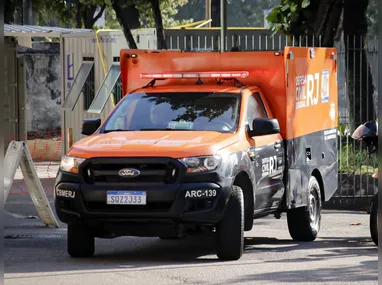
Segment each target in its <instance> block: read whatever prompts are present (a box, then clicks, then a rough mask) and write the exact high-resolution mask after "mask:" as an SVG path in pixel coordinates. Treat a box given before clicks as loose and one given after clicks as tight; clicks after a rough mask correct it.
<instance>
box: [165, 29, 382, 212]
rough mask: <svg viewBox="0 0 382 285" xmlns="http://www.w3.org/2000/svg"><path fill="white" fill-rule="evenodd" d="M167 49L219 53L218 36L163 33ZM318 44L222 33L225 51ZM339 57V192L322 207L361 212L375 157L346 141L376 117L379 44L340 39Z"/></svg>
mask: <svg viewBox="0 0 382 285" xmlns="http://www.w3.org/2000/svg"><path fill="white" fill-rule="evenodd" d="M166 38H167V47H168V48H169V49H175V50H185V51H218V50H220V34H219V31H218V30H214V31H211V30H209V31H207V30H201V31H200V30H199V31H198V30H186V31H172V30H168V31H166ZM320 39H321V38H320V37H317V38H316V39H313V38H312V39H309V38H308V37H292V38H290V37H289V38H288V37H286V36H283V35H275V36H272V34H271V32H270V31H264V30H263V31H258V30H247V31H237V30H231V31H228V32H227V37H226V40H225V50H228V51H229V50H231V48H232V47H234V46H235V47H238V48H239V49H240V50H242V51H249V50H281V49H283V48H284V47H285V46H316V47H320V46H321V40H320ZM335 47H336V48H337V51H338V77H337V80H338V86H339V90H338V96H339V98H338V99H339V118H338V119H339V139H338V160H339V181H338V182H339V189H338V190H337V192H336V193H335V194H334V197H333V198H332V199H331V201H329V203H327V204H326V206H327V207H331V206H335V207H336V208H339V207H340V208H352V209H354V208H366V207H367V206H368V205H369V203H370V200H371V197H372V196H373V195H374V193H376V191H377V190H378V184H377V181H376V180H375V179H373V178H372V176H371V175H372V173H374V172H375V168H377V167H378V165H377V158H376V156H375V155H374V156H369V155H368V154H367V150H366V148H365V146H364V145H362V143H361V142H356V141H355V140H353V139H352V138H351V137H350V135H351V132H352V131H353V130H354V128H355V127H357V126H359V125H360V124H362V123H364V122H365V120H366V119H373V118H375V117H376V116H377V112H378V108H377V106H378V101H377V98H378V95H377V80H378V66H377V63H378V40H377V38H376V37H375V38H367V39H363V38H361V37H359V36H346V37H345V36H343V35H342V36H341V39H340V40H339V41H338V42H336V43H335Z"/></svg>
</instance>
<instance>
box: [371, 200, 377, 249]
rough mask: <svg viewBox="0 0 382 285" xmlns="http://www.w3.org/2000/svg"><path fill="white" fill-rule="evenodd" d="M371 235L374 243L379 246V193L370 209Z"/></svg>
mask: <svg viewBox="0 0 382 285" xmlns="http://www.w3.org/2000/svg"><path fill="white" fill-rule="evenodd" d="M370 234H371V238H372V240H373V242H374V243H375V244H376V245H377V246H378V193H377V194H376V195H375V196H374V198H373V203H372V204H371V209H370Z"/></svg>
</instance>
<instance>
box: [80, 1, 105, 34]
mask: <svg viewBox="0 0 382 285" xmlns="http://www.w3.org/2000/svg"><path fill="white" fill-rule="evenodd" d="M74 3H75V10H76V27H77V28H82V27H84V28H85V29H93V26H94V24H95V23H96V22H97V21H98V19H100V18H101V17H102V14H103V13H104V11H105V9H106V5H107V4H106V2H105V1H104V0H98V1H97V0H93V1H88V0H86V1H85V0H82V1H81V0H74ZM97 9H99V11H98V13H97V14H96V11H97Z"/></svg>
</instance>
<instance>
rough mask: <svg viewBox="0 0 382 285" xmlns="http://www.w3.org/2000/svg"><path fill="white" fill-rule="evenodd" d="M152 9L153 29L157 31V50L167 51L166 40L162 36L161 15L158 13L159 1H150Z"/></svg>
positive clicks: (163, 35)
mask: <svg viewBox="0 0 382 285" xmlns="http://www.w3.org/2000/svg"><path fill="white" fill-rule="evenodd" d="M150 2H151V7H152V9H153V14H154V21H155V27H156V29H157V45H158V46H157V48H158V49H159V50H161V49H167V44H166V38H165V34H164V28H163V21H162V14H161V11H160V6H159V0H150Z"/></svg>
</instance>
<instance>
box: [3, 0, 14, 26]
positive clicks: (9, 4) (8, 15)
mask: <svg viewBox="0 0 382 285" xmlns="http://www.w3.org/2000/svg"><path fill="white" fill-rule="evenodd" d="M15 12H16V3H15V0H5V3H4V24H13V23H14V21H15V17H14V16H15Z"/></svg>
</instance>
